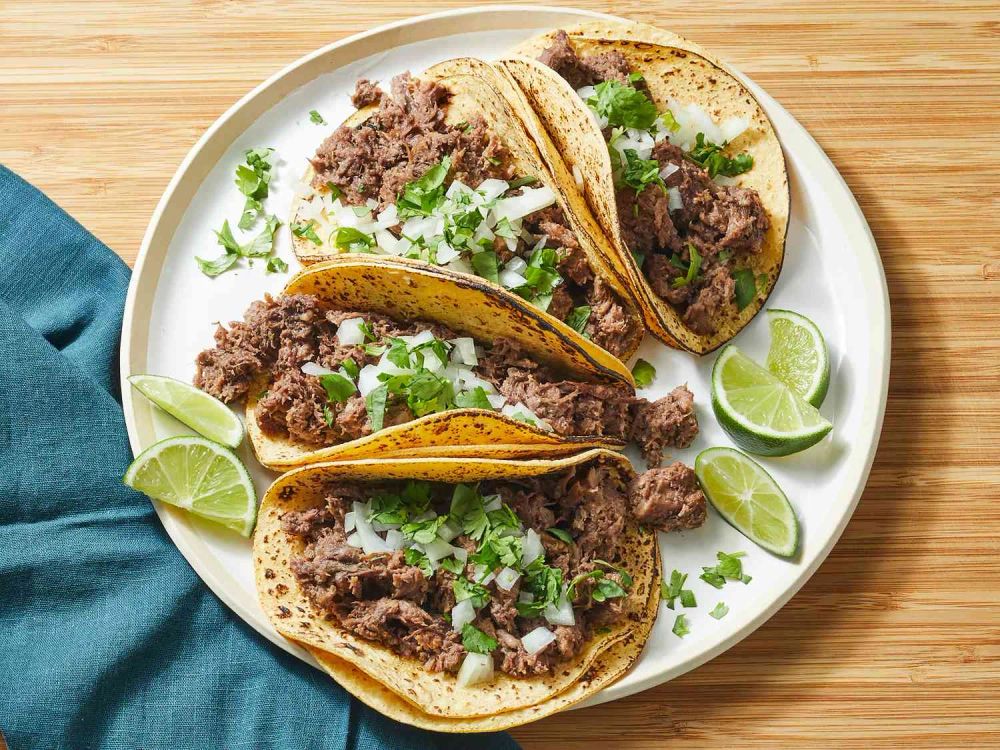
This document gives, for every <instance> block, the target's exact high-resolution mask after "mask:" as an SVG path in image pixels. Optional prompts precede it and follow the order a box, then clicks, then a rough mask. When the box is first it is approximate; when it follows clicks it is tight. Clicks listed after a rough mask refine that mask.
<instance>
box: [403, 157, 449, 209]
mask: <svg viewBox="0 0 1000 750" xmlns="http://www.w3.org/2000/svg"><path fill="white" fill-rule="evenodd" d="M450 169H451V157H448V156H446V157H444V158H443V159H442V160H441V162H440V163H439V164H436V165H434V166H433V167H431V168H430V169H428V170H427V171H426V172H424V174H423V176H421V177H420V179H418V180H414V181H413V182H408V183H406V185H404V186H403V190H402V191H401V192H400V194H399V198H398V199H397V201H396V210H397V212H398V214H399V218H400V219H408V218H410V217H411V216H430V214H431V213H433V211H434V209H435V208H437V206H438V205H439V204H440V203H441V202H442V201H443V200H444V180H445V177H447V176H448V170H450Z"/></svg>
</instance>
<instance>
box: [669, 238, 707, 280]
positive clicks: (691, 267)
mask: <svg viewBox="0 0 1000 750" xmlns="http://www.w3.org/2000/svg"><path fill="white" fill-rule="evenodd" d="M687 249H688V255H689V256H690V257H691V260H690V261H689V262H688V264H687V270H686V271H685V272H684V275H683V276H679V277H677V278H676V279H674V280H673V283H672V284H671V286H673V287H674V288H675V289H679V288H680V287H682V286H688V285H689V284H691V283H693V282H694V281H695V279H697V278H698V272H699V271H700V270H701V255H699V254H698V248H696V247H695V246H694V245H692V244H691V243H690V242H689V243H688V246H687Z"/></svg>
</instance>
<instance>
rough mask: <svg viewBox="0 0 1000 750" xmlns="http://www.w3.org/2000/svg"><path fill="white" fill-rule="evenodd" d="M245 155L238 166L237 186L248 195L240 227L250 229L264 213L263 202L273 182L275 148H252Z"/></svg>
mask: <svg viewBox="0 0 1000 750" xmlns="http://www.w3.org/2000/svg"><path fill="white" fill-rule="evenodd" d="M243 155H244V160H245V163H244V164H240V165H239V166H238V167H236V187H237V188H238V189H239V191H240V192H241V193H243V195H244V196H246V201H245V203H244V205H243V215H242V216H241V217H240V221H239V228H240V229H249V228H250V227H252V226H253V224H254V222H255V221H257V219H258V218H259V217H261V216H263V214H264V203H263V202H264V200H265V199H266V198H267V196H268V191H269V186H270V183H271V168H272V167H273V166H274V160H273V159H274V149H273V148H252V149H248V150H247V151H245V152H244V154H243Z"/></svg>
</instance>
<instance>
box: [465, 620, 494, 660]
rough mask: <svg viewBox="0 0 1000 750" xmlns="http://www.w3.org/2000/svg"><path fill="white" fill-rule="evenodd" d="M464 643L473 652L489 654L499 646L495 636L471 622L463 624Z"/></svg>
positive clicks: (466, 648)
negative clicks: (489, 634)
mask: <svg viewBox="0 0 1000 750" xmlns="http://www.w3.org/2000/svg"><path fill="white" fill-rule="evenodd" d="M462 645H463V646H465V650H466V651H468V652H469V653H471V654H488V653H490V652H491V651H493V649H495V648H496V647H497V642H496V639H495V638H491V637H490V636H488V635H486V633H484V632H483V631H482V630H480V629H479V628H477V627H476V626H475V625H473V624H472V623H470V622H467V623H465V625H463V626H462Z"/></svg>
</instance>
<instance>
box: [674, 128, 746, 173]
mask: <svg viewBox="0 0 1000 750" xmlns="http://www.w3.org/2000/svg"><path fill="white" fill-rule="evenodd" d="M726 145H727V144H725V143H723V144H722V145H721V146H720V145H718V144H716V143H712V142H711V141H707V140H705V134H704V133H698V135H697V136H695V146H694V148H693V149H691V150H690V151H689V152H688V154H687V156H688V158H689V159H691V161H693V162H695V163H696V164H700V165H701V166H702V167H703V168H704V169H705V171H706V172H708V176H709V177H712V178H714V177H715V176H716V175H720V174H721V175H723V176H725V177H735V176H736V175H738V174H743V173H744V172H748V171H750V169H752V168H753V157H752V156H751V155H750V154H749V153H747V152H743V153H742V154H737V155H736V156H734V157H732V158H730V157H728V156H726V155H725V154H724V153H722V150H723V149H724V148H725V147H726Z"/></svg>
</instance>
